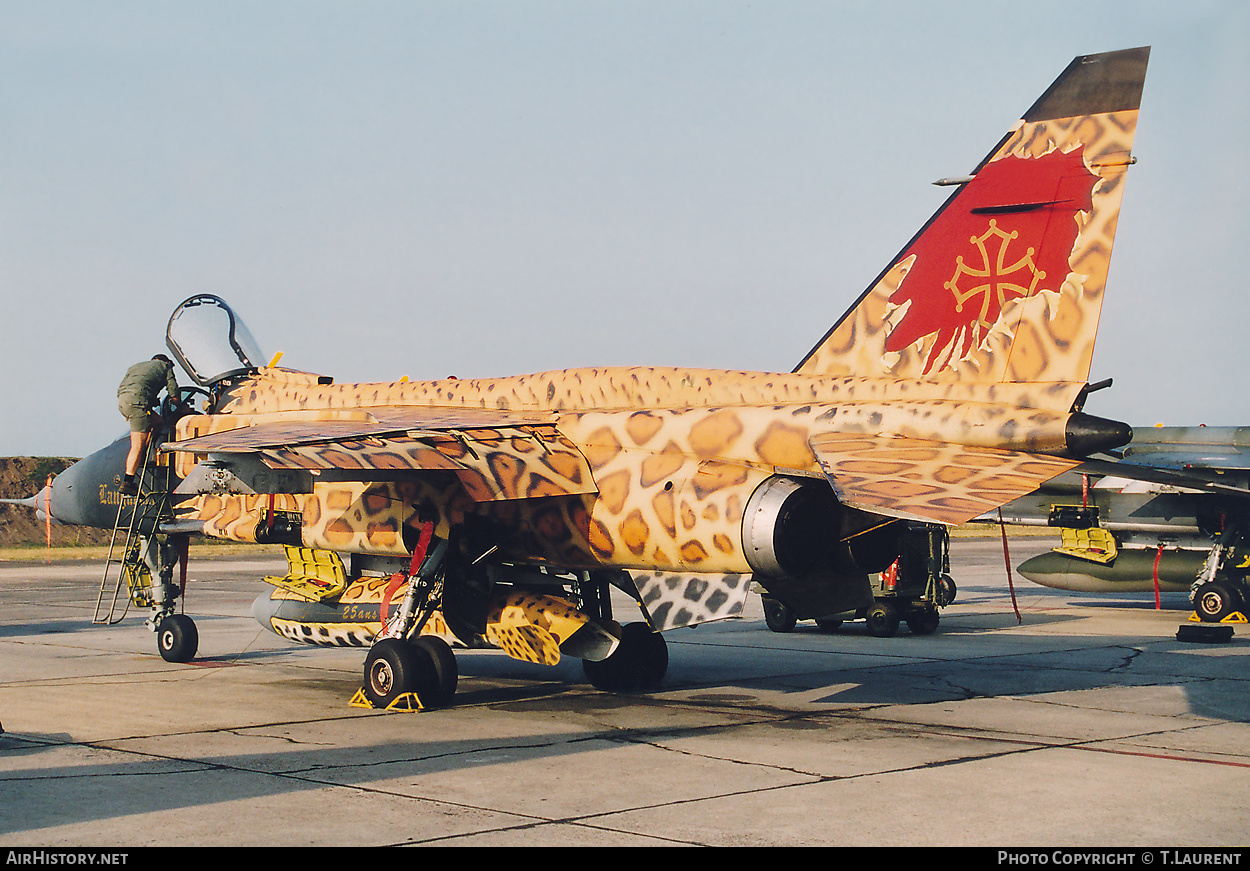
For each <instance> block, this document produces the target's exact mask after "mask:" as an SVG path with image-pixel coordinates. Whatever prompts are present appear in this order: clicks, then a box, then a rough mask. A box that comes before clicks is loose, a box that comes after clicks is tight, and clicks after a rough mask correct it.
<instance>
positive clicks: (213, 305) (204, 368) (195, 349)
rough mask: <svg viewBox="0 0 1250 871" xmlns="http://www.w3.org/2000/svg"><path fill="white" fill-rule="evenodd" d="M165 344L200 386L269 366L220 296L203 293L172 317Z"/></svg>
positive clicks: (181, 307) (183, 304)
mask: <svg viewBox="0 0 1250 871" xmlns="http://www.w3.org/2000/svg"><path fill="white" fill-rule="evenodd" d="M165 344H166V345H168V346H169V350H170V351H172V352H173V355H174V357H175V358H176V359H177V360H178V362H179V363H180V364H181V365H182V368H183V369H185V370H186V371H187V374H188V375H190V376H191V377H192V378H193V379H194V380H195V382H196V383H197V384H199V385H200V386H201V387H208V386H209V385H211V384H214V383H216V382H217V381H220V380H221V379H223V378H228V377H230V376H231V375H240V374H242V373H244V372H248V371H250V370H252V369H259V368H260V367H261V366H264V365H265V357H264V355H263V354H262V353H261V351H260V348H259V347H258V346H257V345H256V340H255V339H253V338H252V334H251V333H249V332H248V330H247V327H245V326H244V325H243V321H241V320H239V318H238V316H237V315H236V314H235V313H234V311H233V310H232V309H231V308H230V306H228V305H226V303H225V301H224V300H223V299H221V298H220V297H216V296H212V295H211V294H199V295H198V296H193V297H191V298H190V299H187V300H184V301H183V302H182V303H181V304H180V305H179V306H178V307H177V308H176V309H174V313H173V314H172V315H170V317H169V326H168V327H167V328H166V329H165Z"/></svg>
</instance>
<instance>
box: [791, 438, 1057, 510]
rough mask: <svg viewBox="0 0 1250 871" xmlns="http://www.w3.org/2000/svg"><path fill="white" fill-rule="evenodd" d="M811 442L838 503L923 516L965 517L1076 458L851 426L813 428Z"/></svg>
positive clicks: (1005, 499)
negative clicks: (849, 429)
mask: <svg viewBox="0 0 1250 871" xmlns="http://www.w3.org/2000/svg"><path fill="white" fill-rule="evenodd" d="M809 443H810V445H811V448H812V450H813V451H814V452H815V454H816V459H817V460H818V461H819V463H820V466H821V468H822V469H823V470H824V472H825V475H826V476H827V477H828V478H829V482H830V483H831V484H832V485H833V489H834V490H835V491H836V492H837V494H838V498H839V500H840V501H841V502H842V503H843V504H844V505H849V506H851V507H853V508H861V509H863V510H865V511H871V512H874V513H877V514H884V515H886V516H889V517H902V518H906V519H910V520H922V521H925V522H929V523H946V524H959V523H966V522H967V521H969V520H971V519H973V518H974V517H977V516H979V515H981V514H984V513H985V512H986V511H989V510H992V509H994V508H997V507H998V506H1000V505H1004V504H1006V503H1007V502H1010V501H1011V500H1013V499H1016V498H1018V497H1019V496H1023V495H1024V494H1025V493H1029V492H1031V491H1032V490H1034V489H1036V488H1037V487H1038V486H1040V485H1041V484H1043V483H1045V482H1046V481H1049V480H1050V479H1051V478H1054V477H1055V476H1056V475H1060V474H1062V473H1063V472H1066V471H1067V470H1069V469H1071V468H1073V467H1075V466H1078V465H1080V463H1081V461H1080V460H1075V459H1073V460H1068V459H1062V458H1059V457H1049V456H1041V455H1037V454H1029V453H1024V452H1021V451H1004V450H996V449H992V448H975V447H964V446H960V445H951V444H944V443H941V442H930V441H925V440H922V439H910V438H897V437H889V436H872V435H856V434H852V433H825V434H822V435H816V436H813V437H812V438H811V439H810V442H809Z"/></svg>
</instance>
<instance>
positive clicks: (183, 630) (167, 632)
mask: <svg viewBox="0 0 1250 871" xmlns="http://www.w3.org/2000/svg"><path fill="white" fill-rule="evenodd" d="M199 646H200V633H199V630H198V629H196V628H195V621H194V620H192V619H191V618H190V617H188V616H187V615H186V614H170V615H169V616H168V617H166V618H165V619H163V620H161V622H160V623H158V624H157V626H156V649H157V650H158V651H160V654H161V659H163V660H165V661H166V662H190V661H191V660H192V659H193V658H195V652H196V650H198V649H199Z"/></svg>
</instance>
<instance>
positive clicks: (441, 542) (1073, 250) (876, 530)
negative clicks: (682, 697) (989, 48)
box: [52, 48, 1149, 707]
mask: <svg viewBox="0 0 1250 871" xmlns="http://www.w3.org/2000/svg"><path fill="white" fill-rule="evenodd" d="M1148 56H1149V49H1148V48H1138V49H1129V50H1125V51H1116V52H1110V53H1106V54H1098V55H1090V56H1085V57H1078V58H1076V59H1075V60H1073V61H1072V63H1071V64H1070V65H1069V66H1068V67H1067V69H1066V70H1064V72H1063V73H1062V74H1061V75H1060V76H1059V78H1058V79H1057V80H1056V81H1055V82H1054V83H1053V84H1052V85H1051V86H1050V87H1049V88H1048V89H1047V90H1046V91H1045V93H1044V94H1043V95H1042V97H1041V98H1040V99H1038V100H1037V101H1036V102H1035V103H1034V104H1033V106H1032V107H1031V108H1029V109H1028V111H1026V112H1025V113H1024V115H1023V116H1022V118H1021V119H1020V120H1019V121H1017V122H1016V123H1015V124H1013V125H1012V126H1011V128H1010V129H1009V131H1008V132H1007V134H1006V135H1005V136H1004V137H1003V138H1002V139H1001V140H1000V141H999V142H998V143H997V144H996V145H995V146H994V147H993V148H992V149H991V150H990V152H989V154H988V155H987V156H986V157H985V158H984V159H983V160H981V161H980V162H979V163H978V164H977V165H976V166H975V168H974V169H973V171H972V172H971V173H970V174H968V175H966V176H962V177H959V178H955V179H945V180H943V183H945V184H950V185H952V186H953V188H954V190H953V193H952V194H951V195H950V197H949V198H948V199H947V200H946V202H945V203H944V204H943V205H942V206H941V207H940V208H939V209H938V211H937V213H936V214H934V215H933V216H932V217H931V218H930V219H929V220H928V221H927V222H926V223H925V224H924V225H923V227H922V228H921V229H920V230H919V231H918V232H917V233H916V235H915V236H914V237H913V238H912V239H911V240H910V241H908V242H907V244H906V245H904V246H903V248H902V250H901V251H900V252H899V254H898V255H897V256H896V257H895V258H894V259H893V260H892V261H891V262H890V263H889V264H888V265H887V266H886V267H885V269H884V270H883V271H882V272H881V273H880V275H879V276H878V277H877V278H876V279H875V280H874V281H873V282H872V283H871V284H870V285H869V286H868V288H867V290H865V291H864V293H863V294H862V295H861V296H860V297H859V299H858V300H857V301H856V302H855V303H854V304H853V305H852V306H851V308H850V309H849V310H848V311H847V312H846V314H845V315H843V316H842V318H841V319H839V320H838V321H837V322H836V323H835V324H834V325H833V327H832V328H830V330H829V331H828V332H827V333H826V334H825V335H824V336H823V337H822V338H821V339H820V340H819V341H818V342H817V343H816V344H815V346H814V347H813V348H812V349H811V350H810V351H809V352H808V353H807V354H806V355H805V356H803V358H802V359H801V361H800V362H799V364H798V365H797V366H796V367H795V368H794V369H793V370H792V371H790V372H743V371H722V370H710V369H695V368H658V367H641V366H640V367H632V368H585V369H568V370H561V371H551V372H540V373H536V374H530V375H518V376H511V377H500V378H473V379H442V380H435V381H401V382H394V383H350V382H349V383H338V382H336V381H335V380H334V379H333V378H331V377H327V376H320V375H314V374H308V373H305V372H300V371H295V370H292V369H287V368H281V367H278V366H277V365H272V364H270V365H266V364H265V363H264V362H263V361H264V360H265V358H264V356H263V355H262V354H261V353H260V351H259V350H258V349H257V347H256V346H255V343H254V342H253V340H252V339H251V336H250V334H249V333H247V331H246V329H245V328H243V327H242V324H241V321H239V319H238V318H237V316H236V315H235V313H234V311H233V309H231V308H230V306H229V305H227V304H226V303H225V302H224V301H223V300H221V299H220V298H218V297H215V296H210V295H199V296H194V297H191V298H190V299H187V300H185V301H184V302H183V303H182V304H181V305H179V306H178V307H177V308H176V309H175V311H174V313H173V315H172V317H171V318H170V321H169V326H168V330H167V345H168V346H169V349H170V351H171V352H172V353H173V355H174V356H175V358H176V359H177V360H178V361H179V363H180V364H181V365H182V366H183V368H184V369H186V371H187V372H188V374H189V375H190V376H191V377H192V379H193V380H194V381H195V382H196V383H197V384H198V385H199V386H200V387H199V389H201V390H202V391H203V392H204V401H203V404H202V405H203V407H202V413H196V414H191V415H187V416H185V417H182V418H181V419H179V420H178V421H177V423H176V425H175V426H174V427H173V432H172V434H171V436H170V438H169V439H168V440H167V441H165V442H164V443H163V444H162V445H161V447H160V453H159V456H160V457H172V458H173V460H172V464H171V465H170V466H168V469H169V471H168V475H169V477H168V479H167V480H168V481H169V484H168V485H161V486H154V485H151V484H149V485H147V490H148V491H149V492H148V495H149V496H150V495H152V493H153V491H161V492H158V493H157V494H156V495H158V496H160V497H161V498H166V495H165V493H164V491H163V489H162V488H163V487H168V488H169V489H172V490H173V492H172V493H169V494H168V496H167V498H168V499H169V504H170V506H171V507H170V510H169V512H168V514H167V515H161V517H160V518H159V519H158V521H156V524H155V526H153V528H152V531H153V533H154V534H158V535H159V534H161V532H162V531H163V530H165V529H174V530H180V531H185V530H187V529H194V530H195V531H197V532H200V533H203V534H205V535H208V536H213V537H217V538H224V539H232V540H236V541H269V542H275V541H276V542H282V543H284V544H286V545H287V554H288V561H289V571H288V572H287V574H286V575H284V576H281V577H273V578H266V579H265V580H266V581H268V582H269V583H270V584H271V585H272V586H273V587H274V590H273V592H272V593H271V594H270V595H268V596H263V597H262V598H261V599H258V600H257V603H256V606H255V609H254V610H255V613H256V616H257V618H258V619H259V620H260V621H261V622H262V623H263V624H264V625H266V626H268V627H269V628H271V629H273V630H274V631H275V632H278V633H280V634H282V635H284V636H286V637H288V638H291V639H292V640H295V641H301V642H307V643H312V644H325V645H358V646H361V647H367V648H368V652H367V654H366V657H365V666H364V687H363V693H364V697H365V699H366V700H367V702H368V703H369V704H371V705H374V706H378V707H384V706H390V705H394V704H398V703H400V701H401V700H402V699H405V698H408V699H411V698H412V697H415V698H416V700H417V702H418V703H419V704H420V705H422V706H429V705H439V704H447V703H449V702H450V701H451V698H452V695H453V694H454V692H455V686H456V680H457V665H456V658H455V655H454V653H453V650H457V649H466V648H473V647H494V648H500V649H503V650H504V651H506V652H507V653H508V654H509V655H511V656H514V657H517V658H519V659H524V660H529V661H533V662H540V663H554V662H556V661H559V659H560V658H561V657H562V656H574V657H578V658H581V659H582V660H583V663H584V670H585V673H586V675H587V677H588V679H589V680H590V682H591V683H592V684H594V685H595V686H596V687H599V688H602V689H607V690H611V691H638V690H645V689H648V688H651V687H654V686H655V685H657V684H658V683H659V682H660V680H661V679H662V678H663V676H664V674H665V670H666V668H667V662H668V654H667V648H666V645H665V642H664V638H663V635H662V634H661V633H662V632H663V631H666V630H670V629H673V628H677V627H685V626H693V625H697V624H699V623H702V622H706V621H710V620H716V619H722V618H727V617H733V616H736V615H738V614H740V613H741V611H742V608H743V605H744V603H745V601H746V598H747V595H748V590H749V589H750V585H751V584H756V585H759V586H760V587H761V588H763V589H764V590H766V592H767V594H768V596H769V597H770V598H771V599H773V600H775V601H777V602H780V603H783V604H784V605H785V606H786V607H787V608H788V609H789V610H790V611H791V612H793V613H794V614H795V615H796V616H797V617H799V618H803V619H808V618H812V619H818V618H821V617H823V616H826V615H840V614H844V613H846V612H847V611H849V610H855V609H857V608H863V607H866V606H868V605H871V604H872V603H873V601H874V600H873V592H872V587H871V584H870V581H869V575H870V574H872V573H876V572H880V571H882V570H883V569H885V568H887V567H889V566H890V565H891V564H892V563H893V562H894V561H895V560H896V559H897V558H898V557H899V554H900V550H901V549H902V543H901V542H902V541H903V539H904V536H905V535H906V534H908V532H909V530H914V528H915V526H916V524H922V525H924V524H927V525H930V526H932V527H934V528H941V527H942V526H944V525H947V524H957V523H962V522H965V521H967V520H970V519H972V518H974V517H977V516H978V515H980V514H982V513H983V512H985V511H987V510H991V509H993V508H996V507H998V506H1000V505H1003V504H1005V503H1008V502H1010V501H1011V500H1013V499H1016V498H1018V497H1020V496H1021V495H1023V494H1025V493H1028V492H1030V491H1032V490H1034V489H1035V488H1036V487H1038V486H1039V485H1040V484H1042V483H1044V482H1046V481H1048V480H1050V479H1052V478H1054V477H1055V476H1057V475H1059V474H1061V473H1063V472H1065V471H1068V470H1070V469H1072V468H1074V467H1075V466H1077V465H1078V464H1079V463H1081V462H1082V460H1083V459H1084V458H1086V457H1088V456H1090V455H1093V454H1096V453H1098V452H1100V451H1105V450H1108V449H1112V448H1115V447H1118V446H1120V445H1123V444H1125V443H1126V442H1128V441H1129V439H1130V437H1131V429H1130V428H1129V427H1128V426H1127V425H1125V424H1123V423H1119V422H1116V421H1110V420H1105V419H1102V418H1099V417H1095V416H1093V415H1091V414H1087V413H1085V412H1084V404H1085V400H1086V396H1087V392H1088V383H1087V379H1088V377H1089V367H1090V360H1091V356H1092V351H1093V343H1094V338H1095V334H1096V330H1097V324H1098V320H1099V313H1100V309H1101V304H1102V298H1103V292H1104V289H1105V284H1106V279H1107V270H1108V263H1109V258H1110V253H1111V249H1112V244H1113V241H1114V235H1115V229H1116V225H1117V218H1118V214H1119V208H1120V201H1121V196H1122V193H1123V188H1124V180H1125V175H1126V172H1127V170H1128V167H1129V166H1130V165H1131V164H1132V163H1133V162H1134V158H1133V156H1132V143H1133V136H1134V131H1135V129H1136V122H1137V114H1138V106H1139V103H1140V98H1141V91H1142V84H1143V80H1144V76H1145V70H1146V64H1147V60H1148ZM175 483H176V486H174V484H175ZM55 484H56V482H54V485H55ZM113 486H114V485H112V484H107V485H106V486H105V487H104V489H102V490H101V491H100V492H101V493H106V492H107V493H108V494H111V493H112V492H114V490H113V489H112V488H113ZM57 503H58V500H57V497H56V494H55V493H54V494H53V497H52V506H53V508H52V510H53V511H54V512H55V511H56V510H57ZM612 588H616V589H617V590H620V591H623V592H624V593H626V594H628V596H629V597H630V598H631V599H632V600H633V601H634V602H635V603H636V607H637V608H638V611H639V613H640V618H639V619H636V620H635V621H634V622H631V623H629V624H628V625H625V626H622V625H621V624H620V623H618V622H617V621H616V620H615V619H614V618H613V614H612V606H611V601H610V595H609V593H610V592H611V590H612ZM907 607H909V608H915V609H932V613H931V614H930V615H927V616H926V615H921V616H922V617H924V618H925V619H928V620H933V621H935V620H936V605H935V604H933V602H932V601H930V600H925V601H918V602H914V603H910V604H908V605H907ZM180 616H181V615H180ZM912 616H915V615H912ZM164 622H165V623H168V622H169V620H168V619H166V620H165V621H164ZM160 625H164V624H163V623H162V624H160ZM182 652H183V653H185V650H183V651H182Z"/></svg>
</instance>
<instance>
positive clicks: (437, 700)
mask: <svg viewBox="0 0 1250 871" xmlns="http://www.w3.org/2000/svg"><path fill="white" fill-rule="evenodd" d="M412 644H413V646H415V647H419V648H421V649H423V650H424V651H425V652H426V653H427V654H428V655H429V657H430V662H431V664H432V665H433V667H434V684H433V685H432V686H431V687H430V688H428V689H427V690H426V692H425V693H424V694H420V693H419V694H418V695H419V698H420V699H421V704H423V705H425V706H426V707H433V708H443V707H446V706H447V705H450V704H451V700H452V698H453V697H454V696H455V695H456V684H457V683H458V682H459V680H460V669H459V667H458V666H457V665H456V655H455V654H454V653H453V652H452V650H451V645H450V644H448V643H447V642H446V641H444V640H443V639H441V638H439V637H438V636H437V635H418V636H417V637H416V638H414V639H413V640H412ZM427 696H428V698H427Z"/></svg>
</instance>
